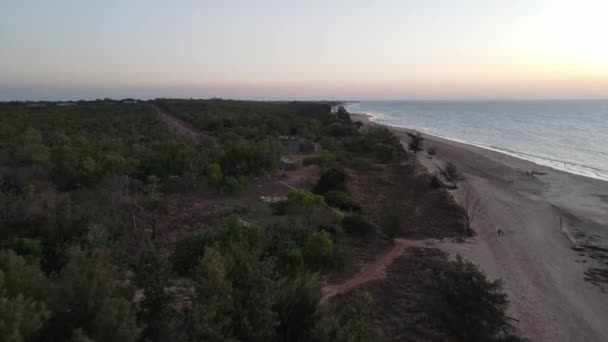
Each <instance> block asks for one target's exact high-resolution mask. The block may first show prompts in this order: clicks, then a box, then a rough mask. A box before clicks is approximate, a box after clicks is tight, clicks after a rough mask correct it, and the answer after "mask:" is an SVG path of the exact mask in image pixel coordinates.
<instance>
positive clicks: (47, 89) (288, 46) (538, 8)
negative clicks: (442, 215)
mask: <svg viewBox="0 0 608 342" xmlns="http://www.w3.org/2000/svg"><path fill="white" fill-rule="evenodd" d="M5 1H6V2H7V4H5V5H4V2H5ZM3 5H4V6H3V8H5V9H8V10H6V11H2V13H0V46H2V49H0V100H2V99H18V98H23V99H26V98H30V99H31V98H36V97H38V98H40V97H57V98H74V97H87V96H91V97H103V96H104V94H106V95H107V94H108V93H110V94H113V95H116V96H118V97H120V96H124V97H127V96H138V94H140V95H141V96H142V97H146V96H147V97H157V96H176V97H209V96H219V97H241V98H349V99H366V98H385V99H403V98H409V99H411V98H481V99H483V98H608V44H606V43H605V40H606V37H608V25H606V24H605V18H604V17H605V15H606V14H608V1H600V0H580V1H568V0H552V1H551V0H537V1H524V0H512V1H489V0H487V1H482V0H463V1H449V0H445V1H442V0H429V1H425V2H419V1H405V0H402V1H396V0H395V1H391V0H387V1H382V2H374V3H372V2H369V1H290V2H287V1H259V2H251V1H246V0H228V1H223V2H222V3H221V4H219V3H216V2H210V1H194V0H181V1H175V2H171V3H170V4H169V3H165V2H162V1H159V0H151V1H128V2H123V1H118V0H109V1H104V2H100V1H69V0H58V1H54V2H46V1H44V2H43V1H33V0H22V1H12V0H3ZM85 90H86V91H85ZM95 92H98V93H99V94H98V96H95V95H94V93H95ZM133 94H135V95H133Z"/></svg>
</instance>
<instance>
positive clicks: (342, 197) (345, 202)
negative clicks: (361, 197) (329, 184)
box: [323, 190, 361, 212]
mask: <svg viewBox="0 0 608 342" xmlns="http://www.w3.org/2000/svg"><path fill="white" fill-rule="evenodd" d="M323 197H324V198H325V202H326V203H327V204H328V205H330V206H332V207H336V208H339V209H341V210H347V211H356V212H358V211H361V206H360V205H359V203H357V202H356V201H355V200H354V199H353V198H352V197H350V196H349V195H348V194H347V193H345V192H344V191H339V190H332V191H328V192H327V193H326V194H325V195H324V196H323Z"/></svg>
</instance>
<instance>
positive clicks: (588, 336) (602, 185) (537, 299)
mask: <svg viewBox="0 0 608 342" xmlns="http://www.w3.org/2000/svg"><path fill="white" fill-rule="evenodd" d="M351 116H353V118H355V119H358V120H361V121H362V122H363V123H364V125H382V124H379V123H375V122H373V121H371V120H370V119H369V116H368V115H365V114H354V113H353V114H351ZM384 126H386V127H388V128H389V129H391V130H392V131H393V132H394V133H395V134H396V135H397V136H398V137H399V138H400V140H402V141H406V140H407V136H406V133H408V132H411V131H413V130H412V129H406V128H401V127H395V126H388V125H384ZM423 135H424V137H425V140H424V147H425V149H426V148H428V147H434V148H435V149H436V150H437V155H436V156H434V157H433V158H432V159H429V158H428V157H427V156H426V153H424V152H422V153H419V154H418V161H419V162H420V164H422V166H424V167H425V168H426V169H427V170H428V172H429V173H434V172H438V171H439V169H441V168H443V167H444V166H445V164H446V163H447V162H452V163H453V164H455V165H456V167H457V168H458V170H459V171H460V172H461V173H462V174H463V175H464V176H465V178H466V180H465V181H461V182H460V183H459V187H462V188H465V189H466V188H468V189H470V190H472V192H473V193H474V194H475V195H476V196H477V197H478V198H479V199H480V200H481V202H482V203H483V210H482V214H481V215H480V216H479V218H477V219H476V221H475V222H474V223H473V228H474V229H475V231H476V233H477V235H476V236H475V237H474V238H473V239H472V240H470V241H467V242H466V243H464V244H458V243H452V242H441V243H438V244H437V248H440V249H442V250H444V251H446V252H448V253H450V255H456V254H460V255H462V256H463V257H464V258H466V259H469V260H471V261H472V262H473V263H475V264H477V265H478V266H479V267H480V268H481V269H482V270H483V271H484V272H485V273H486V274H487V275H488V277H489V278H490V279H499V278H500V279H503V281H504V289H505V292H506V293H507V295H508V296H509V301H510V305H509V315H510V316H511V317H513V318H515V319H517V320H518V321H519V328H520V330H521V331H522V333H523V334H524V336H526V337H528V338H531V339H533V340H535V341H601V340H608V326H607V325H606V324H605V323H604V322H605V321H607V320H608V226H606V223H607V222H608V182H606V181H603V180H598V179H594V178H590V177H585V176H581V175H576V174H572V173H568V172H565V171H561V170H556V169H554V168H551V167H548V166H543V165H538V164H536V163H534V162H531V161H528V160H525V159H521V158H518V157H515V156H510V155H508V154H504V153H501V152H498V151H493V150H489V149H486V148H483V147H478V146H475V145H469V144H465V143H461V142H457V141H453V140H449V139H446V138H442V137H436V136H431V135H427V134H423ZM531 170H534V171H535V175H534V176H530V174H529V172H530V171H531ZM526 172H528V174H526ZM537 172H538V173H537ZM498 228H501V229H502V230H504V232H505V234H504V235H501V236H500V237H499V236H498V235H497V233H496V231H497V229H498ZM596 270H605V271H606V272H607V273H605V274H606V275H605V276H604V277H602V276H599V277H598V276H597V274H598V273H597V272H595V271H596ZM594 272H595V273H594ZM602 272H603V271H601V272H599V274H600V275H601V274H604V273H602Z"/></svg>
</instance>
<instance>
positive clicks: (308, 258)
mask: <svg viewBox="0 0 608 342" xmlns="http://www.w3.org/2000/svg"><path fill="white" fill-rule="evenodd" d="M302 254H303V256H304V262H306V265H307V266H308V267H309V268H310V269H311V270H314V271H317V270H319V269H321V268H329V267H331V266H332V265H333V263H334V259H333V257H334V241H333V239H332V237H331V235H330V234H329V233H328V232H326V231H325V230H321V231H319V232H315V233H312V234H311V235H310V236H309V237H308V239H307V240H306V242H305V243H304V247H303V250H302Z"/></svg>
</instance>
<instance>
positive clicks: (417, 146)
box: [407, 132, 424, 153]
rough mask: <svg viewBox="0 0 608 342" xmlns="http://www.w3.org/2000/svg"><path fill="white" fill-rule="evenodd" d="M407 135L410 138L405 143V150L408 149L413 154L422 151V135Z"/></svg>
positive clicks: (418, 133) (417, 133)
mask: <svg viewBox="0 0 608 342" xmlns="http://www.w3.org/2000/svg"><path fill="white" fill-rule="evenodd" d="M407 135H408V137H409V138H410V141H409V142H408V143H407V148H409V149H410V150H411V151H413V152H414V153H417V152H419V151H422V150H423V145H422V141H423V140H424V138H423V137H422V134H420V132H416V133H408V134H407Z"/></svg>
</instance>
